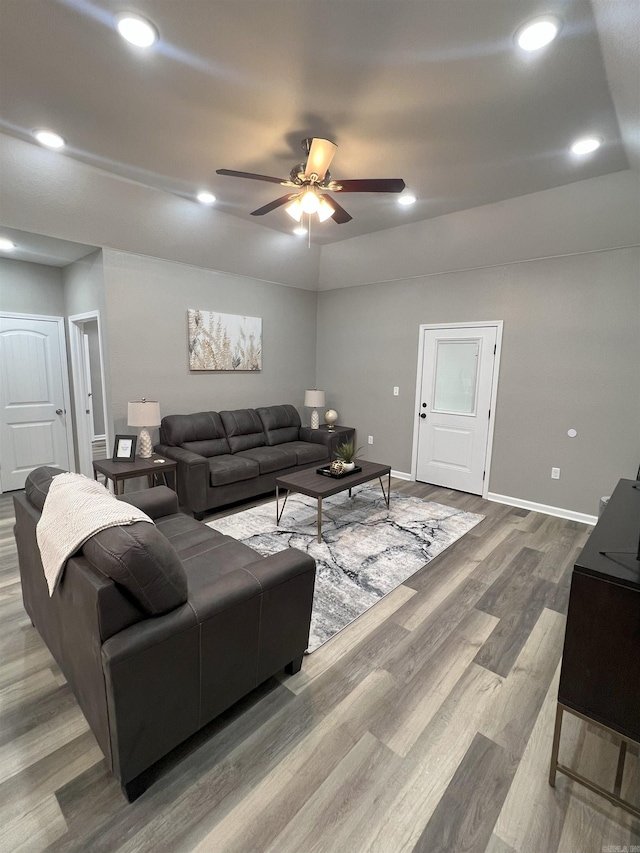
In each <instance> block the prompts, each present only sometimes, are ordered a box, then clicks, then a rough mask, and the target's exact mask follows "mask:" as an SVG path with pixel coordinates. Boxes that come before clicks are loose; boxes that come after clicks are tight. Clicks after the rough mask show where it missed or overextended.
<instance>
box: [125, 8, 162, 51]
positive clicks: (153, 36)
mask: <svg viewBox="0 0 640 853" xmlns="http://www.w3.org/2000/svg"><path fill="white" fill-rule="evenodd" d="M118 32H119V33H120V35H121V36H122V38H123V39H126V41H128V42H129V43H130V44H134V45H135V46H136V47H151V45H152V44H154V43H155V42H156V41H157V40H158V31H157V30H156V28H155V27H154V26H153V25H152V24H150V23H149V21H145V19H144V18H140V17H138V15H122V16H121V17H120V18H118Z"/></svg>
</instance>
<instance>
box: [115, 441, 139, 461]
mask: <svg viewBox="0 0 640 853" xmlns="http://www.w3.org/2000/svg"><path fill="white" fill-rule="evenodd" d="M137 441H138V436H137V435H117V436H116V438H115V441H114V444H113V456H112V457H111V461H112V462H135V459H136V443H137Z"/></svg>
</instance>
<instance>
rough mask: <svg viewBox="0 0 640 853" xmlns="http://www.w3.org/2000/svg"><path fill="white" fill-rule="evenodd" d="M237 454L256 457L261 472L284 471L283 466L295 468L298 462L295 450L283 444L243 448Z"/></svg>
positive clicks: (251, 457) (250, 457)
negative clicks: (288, 448) (249, 448)
mask: <svg viewBox="0 0 640 853" xmlns="http://www.w3.org/2000/svg"><path fill="white" fill-rule="evenodd" d="M236 456H240V457H242V458H244V459H255V461H256V462H257V463H258V465H259V466H260V473H261V474H270V473H271V472H272V471H282V469H283V468H295V466H296V465H297V464H298V463H297V459H296V454H295V451H294V450H287V449H286V447H285V446H284V445H282V444H280V445H278V446H277V447H253V448H252V449H251V450H241V451H240V452H239V453H237V454H236Z"/></svg>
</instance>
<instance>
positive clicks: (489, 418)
mask: <svg viewBox="0 0 640 853" xmlns="http://www.w3.org/2000/svg"><path fill="white" fill-rule="evenodd" d="M487 420H489V421H490V420H491V409H489V417H488V418H487Z"/></svg>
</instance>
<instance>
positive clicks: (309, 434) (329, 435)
mask: <svg viewBox="0 0 640 853" xmlns="http://www.w3.org/2000/svg"><path fill="white" fill-rule="evenodd" d="M300 440H301V441H315V442H316V443H317V444H324V445H325V447H327V448H328V450H329V459H333V458H334V457H335V453H336V450H337V449H338V447H339V446H340V445H341V444H344V443H345V442H347V441H351V442H353V445H354V447H355V443H356V431H355V428H354V427H347V426H338V424H336V425H335V427H334V428H333V429H332V430H330V429H329V427H328V426H327V425H326V424H322V425H321V426H319V427H318V429H311V427H302V428H301V429H300Z"/></svg>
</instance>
